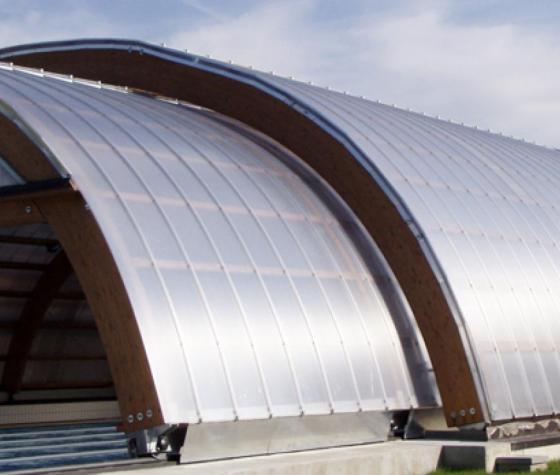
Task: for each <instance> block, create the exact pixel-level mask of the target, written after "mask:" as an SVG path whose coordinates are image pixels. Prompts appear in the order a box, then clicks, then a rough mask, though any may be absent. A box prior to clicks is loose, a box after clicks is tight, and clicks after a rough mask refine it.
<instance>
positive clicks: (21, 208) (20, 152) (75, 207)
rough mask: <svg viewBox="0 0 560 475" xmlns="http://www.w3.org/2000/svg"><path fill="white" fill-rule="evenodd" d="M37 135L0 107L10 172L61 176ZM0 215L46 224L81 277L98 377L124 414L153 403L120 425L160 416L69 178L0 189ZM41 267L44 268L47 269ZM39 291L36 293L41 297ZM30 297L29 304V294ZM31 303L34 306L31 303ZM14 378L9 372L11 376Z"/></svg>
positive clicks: (136, 425) (119, 288) (131, 329)
mask: <svg viewBox="0 0 560 475" xmlns="http://www.w3.org/2000/svg"><path fill="white" fill-rule="evenodd" d="M37 138H38V137H37V136H36V134H35V133H34V132H33V130H32V129H30V128H28V127H20V124H18V123H16V122H11V121H10V119H9V118H8V117H7V116H6V115H2V114H1V113H0V154H1V155H2V158H3V159H4V160H5V161H6V162H7V163H8V164H9V165H10V166H11V167H12V168H13V169H14V170H15V172H17V173H18V174H19V175H20V176H21V177H22V178H23V179H24V180H25V181H26V182H35V181H40V180H51V179H57V178H61V177H63V178H65V177H66V172H65V170H64V169H58V168H57V167H58V166H59V164H58V162H57V161H55V162H54V163H53V162H52V161H51V157H52V154H51V152H50V151H49V150H48V149H45V146H44V144H42V141H38V140H37ZM29 210H31V213H29ZM0 216H2V219H0V222H1V223H0V224H2V225H9V226H19V225H24V224H32V223H37V222H48V223H49V224H50V225H51V227H52V228H53V230H54V232H55V234H56V236H57V238H58V239H59V241H60V244H61V245H62V247H63V249H64V251H65V253H66V255H67V256H68V260H69V261H70V264H71V268H70V269H71V270H72V269H73V270H74V272H75V273H76V275H77V277H78V280H79V281H80V284H81V285H82V289H83V291H84V294H85V297H86V298H87V301H88V304H89V306H90V308H91V310H92V313H93V316H94V319H95V322H96V327H97V329H98V331H99V335H100V337H101V341H102V343H103V346H104V348H105V350H106V353H107V360H108V362H109V367H110V369H111V375H112V377H113V382H103V383H102V385H103V386H104V387H105V386H107V385H109V386H110V385H112V384H114V386H115V390H116V393H117V396H118V401H119V406H120V411H121V414H122V416H123V420H126V419H127V417H128V415H130V414H138V413H140V412H142V413H144V412H145V411H146V410H147V409H150V410H151V411H152V417H151V418H144V419H143V420H142V421H138V420H137V418H134V419H135V420H134V422H132V423H128V424H126V426H125V430H126V431H127V432H133V431H137V430H141V429H145V428H150V427H154V426H157V425H160V424H162V423H163V417H162V413H161V407H160V404H159V399H158V395H157V391H156V389H155V384H154V380H153V376H152V372H151V369H150V366H149V363H148V359H147V355H146V351H145V348H144V345H143V343H142V337H141V335H140V330H139V328H138V325H137V322H136V319H135V316H134V313H133V310H132V307H131V304H130V301H129V299H128V295H127V293H126V290H125V287H124V283H123V281H122V279H121V276H120V273H119V271H118V268H117V265H116V263H115V261H114V258H113V256H112V254H111V251H110V249H109V247H108V245H107V243H106V241H105V238H104V236H103V234H102V232H101V230H100V228H99V226H98V224H97V222H96V220H95V218H94V217H93V215H92V213H91V212H90V211H89V210H88V208H87V206H86V203H85V202H84V200H83V198H82V196H81V195H80V193H78V192H77V191H76V190H73V189H72V187H71V186H70V184H69V185H68V189H67V190H65V191H64V190H62V191H61V192H60V193H44V192H40V191H39V192H36V193H33V192H30V193H26V194H25V195H17V196H16V197H13V198H10V199H8V197H3V198H2V199H1V200H0ZM2 242H8V243H9V242H16V243H18V244H29V245H49V244H52V243H55V244H58V241H53V242H51V240H34V239H33V238H24V237H16V236H0V245H1V243H2ZM60 259H62V258H60ZM60 265H61V266H62V264H60ZM57 266H58V265H57ZM52 272H54V269H53V271H52ZM46 273H47V274H49V272H48V271H46ZM43 280H45V281H46V280H47V277H45V278H44V279H41V282H42V281H43ZM44 285H45V286H46V285H47V282H45V284H44ZM36 290H37V289H36ZM43 298H44V295H43V293H41V296H40V299H43ZM29 305H30V306H31V305H32V304H31V302H30V304H29ZM44 305H46V303H44ZM44 305H43V306H44ZM33 306H34V307H36V306H37V303H35V304H33ZM29 312H31V310H29ZM40 313H41V312H36V314H35V315H39V314H40ZM20 328H21V326H20ZM22 331H26V330H25V329H23V330H22ZM15 344H16V343H14V345H15ZM14 351H15V350H14ZM5 378H7V379H8V381H5V383H6V382H7V383H9V384H10V386H11V388H12V391H15V390H17V389H18V388H20V389H22V390H23V389H26V387H25V384H21V383H20V385H19V386H18V385H17V384H12V383H10V378H11V377H10V376H9V374H8V373H7V374H6V376H5ZM18 379H19V378H15V377H14V378H13V381H17V380H18ZM72 384H73V383H72ZM47 386H48V383H47Z"/></svg>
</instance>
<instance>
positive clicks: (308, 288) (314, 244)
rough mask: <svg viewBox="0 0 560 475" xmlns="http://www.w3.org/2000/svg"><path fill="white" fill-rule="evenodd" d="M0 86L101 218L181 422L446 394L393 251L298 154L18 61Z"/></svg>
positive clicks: (207, 116) (344, 408) (213, 118)
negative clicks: (393, 265)
mask: <svg viewBox="0 0 560 475" xmlns="http://www.w3.org/2000/svg"><path fill="white" fill-rule="evenodd" d="M0 96H1V97H2V98H3V99H4V100H5V101H7V102H9V103H10V105H11V106H12V107H13V108H14V109H15V110H16V111H17V113H18V114H20V115H21V117H23V118H25V120H26V121H27V123H28V124H29V125H30V126H31V127H32V128H33V129H34V130H36V131H39V133H40V135H41V137H42V139H43V141H44V142H45V143H46V144H47V145H48V146H49V148H50V150H51V151H52V153H53V155H54V156H56V157H57V159H58V160H59V161H60V162H61V163H62V165H63V166H64V167H65V168H66V170H67V171H68V172H69V173H70V174H71V175H72V178H73V180H74V181H75V183H76V184H77V185H78V187H79V188H80V191H81V193H82V194H83V196H84V197H85V199H86V201H87V202H88V204H89V206H90V208H91V210H92V212H93V213H94V215H95V217H96V219H97V221H98V222H99V224H100V227H101V229H102V231H103V232H104V235H105V237H106V238H107V240H108V243H109V245H110V247H111V250H112V252H113V255H114V257H115V259H116V262H117V265H118V267H119V269H120V271H121V273H122V276H123V280H124V283H125V286H126V288H127V291H128V293H129V295H130V299H131V301H132V305H133V307H134V309H135V313H136V316H137V319H138V323H139V327H140V331H141V334H142V336H143V340H144V343H145V345H146V349H147V355H148V358H149V361H150V365H151V368H152V372H153V374H154V379H155V382H156V387H157V390H158V394H159V397H160V400H161V404H162V408H163V412H164V415H165V419H166V421H170V422H171V421H178V422H185V421H187V422H196V421H199V420H203V421H213V420H234V419H255V418H268V417H270V416H273V417H274V416H287V415H299V414H301V413H305V414H328V413H330V412H332V411H334V412H356V411H359V410H385V409H405V408H409V407H418V406H425V405H433V404H436V403H437V401H438V396H437V391H436V390H435V388H434V386H433V381H432V380H431V377H430V375H429V369H430V368H429V363H428V361H427V357H426V356H425V351H423V350H422V348H423V347H422V343H421V341H420V337H419V335H418V331H417V330H416V327H415V324H414V322H413V319H412V316H411V315H410V311H409V309H408V307H407V305H406V303H405V302H404V301H403V299H402V293H400V291H399V289H398V286H397V284H396V282H395V280H394V278H393V277H392V274H391V272H390V270H389V268H388V266H387V264H386V263H385V261H384V259H383V257H382V256H381V254H380V252H379V251H378V250H377V248H376V247H375V245H374V243H373V242H372V241H371V240H368V239H365V240H363V239H362V242H367V243H368V244H367V246H368V248H367V249H359V248H358V247H357V244H356V243H357V242H358V241H359V239H354V237H353V236H350V235H348V234H347V232H346V231H345V229H344V228H343V227H342V225H341V222H340V220H341V219H344V220H347V221H350V222H353V223H354V226H353V229H354V230H355V231H354V232H358V233H361V234H362V233H365V231H363V228H362V227H361V225H359V223H357V221H356V218H354V217H353V215H352V214H351V212H350V211H349V210H348V209H346V208H345V206H344V205H343V204H342V203H341V202H338V204H337V205H336V206H334V207H333V205H328V206H327V204H326V202H325V201H323V199H319V198H318V195H321V194H326V195H329V196H330V202H337V199H336V197H334V192H333V191H332V190H330V189H329V188H328V186H327V185H326V184H324V183H322V182H321V181H319V180H316V179H314V180H312V182H313V183H315V185H314V186H315V187H317V189H311V188H310V187H309V185H308V184H306V182H305V181H304V180H302V177H301V176H300V174H304V176H306V177H310V176H314V174H313V172H312V171H310V170H308V169H307V168H305V167H304V166H303V165H302V164H301V163H299V161H298V159H297V158H295V157H293V156H292V155H290V154H289V153H288V152H287V151H285V150H282V149H280V148H279V147H277V146H276V145H274V144H272V143H271V142H269V141H268V140H267V139H265V138H263V137H260V136H257V135H255V134H254V133H253V132H251V131H250V130H249V129H247V128H245V127H243V126H242V125H240V124H238V123H234V122H230V121H228V120H227V119H225V118H223V117H220V116H218V115H217V114H213V113H210V112H208V111H199V110H195V109H193V108H188V107H185V106H177V105H172V104H169V103H164V102H162V101H157V100H154V99H150V98H146V97H142V96H138V95H134V94H126V93H124V92H123V91H117V90H107V89H103V88H96V87H91V86H86V85H83V84H78V83H71V82H68V81H60V80H58V79H54V78H49V77H38V76H34V75H30V74H27V73H23V72H18V71H7V70H4V71H0ZM296 169H297V173H296V172H294V170H296ZM308 182H309V180H308ZM361 237H362V238H363V235H362V236H361ZM366 256H369V258H366ZM373 274H375V275H376V277H375V278H380V279H383V280H384V282H385V285H384V286H378V285H377V282H376V281H375V278H374V277H373ZM387 282H389V285H387ZM387 299H391V300H392V302H393V303H395V302H397V306H396V307H395V306H393V311H392V314H391V313H390V312H389V310H388V307H387V304H388V302H387ZM394 320H398V321H397V322H395V321H394ZM396 325H398V327H399V331H400V334H399V332H397V330H396ZM407 340H410V341H412V342H413V344H412V347H411V348H407V349H408V350H409V353H410V354H408V355H406V356H405V355H404V353H403V347H402V343H401V341H407ZM411 360H414V364H411V365H410V367H409V363H410V361H411ZM416 388H420V389H418V390H417V389H416Z"/></svg>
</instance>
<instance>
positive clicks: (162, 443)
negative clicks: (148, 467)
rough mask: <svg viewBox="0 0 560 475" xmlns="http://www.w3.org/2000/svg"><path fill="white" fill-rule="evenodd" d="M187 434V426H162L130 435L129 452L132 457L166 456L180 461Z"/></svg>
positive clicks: (168, 458)
mask: <svg viewBox="0 0 560 475" xmlns="http://www.w3.org/2000/svg"><path fill="white" fill-rule="evenodd" d="M186 434H187V425H186V424H162V425H159V426H157V427H152V428H150V429H144V430H140V431H137V432H132V433H130V434H128V452H129V454H130V456H131V457H133V458H135V457H158V456H165V457H166V458H167V460H170V461H171V460H173V461H178V460H179V454H180V451H181V448H182V447H183V444H184V442H185V436H186Z"/></svg>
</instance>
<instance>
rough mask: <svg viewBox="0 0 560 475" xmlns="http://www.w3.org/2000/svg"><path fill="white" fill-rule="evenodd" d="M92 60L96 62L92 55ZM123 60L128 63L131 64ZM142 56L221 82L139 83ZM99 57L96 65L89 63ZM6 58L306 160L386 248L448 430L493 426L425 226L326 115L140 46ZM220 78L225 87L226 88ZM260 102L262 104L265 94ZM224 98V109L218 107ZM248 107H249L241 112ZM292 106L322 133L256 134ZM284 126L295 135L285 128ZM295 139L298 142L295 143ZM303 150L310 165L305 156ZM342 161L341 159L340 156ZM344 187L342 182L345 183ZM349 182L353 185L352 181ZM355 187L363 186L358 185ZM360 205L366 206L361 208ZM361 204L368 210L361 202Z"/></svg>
mask: <svg viewBox="0 0 560 475" xmlns="http://www.w3.org/2000/svg"><path fill="white" fill-rule="evenodd" d="M112 53H117V54H118V58H119V62H118V66H117V63H112V64H111V61H115V56H111V55H112ZM123 53H124V55H123ZM88 54H90V55H91V56H87V55H88ZM127 54H130V56H128V57H127V56H126V55H127ZM109 56H111V57H109ZM140 56H141V57H142V60H145V59H147V58H151V59H157V60H161V61H163V62H164V63H165V64H168V65H178V66H180V67H181V68H182V69H181V71H182V72H183V73H186V72H187V71H190V72H197V73H198V72H200V73H205V76H204V78H206V79H208V78H214V79H216V83H215V84H209V83H208V82H206V83H204V84H203V86H202V87H203V88H204V90H201V89H200V88H199V89H198V91H196V90H193V89H190V88H188V87H181V81H180V79H181V78H178V77H174V79H173V80H171V79H169V77H166V74H165V73H164V72H163V71H161V70H160V69H158V70H157V71H155V68H154V69H149V66H150V65H151V63H150V64H148V63H149V62H147V63H146V65H147V66H148V68H145V69H143V72H144V77H142V74H140V75H137V74H136V73H135V72H134V70H133V69H132V68H131V67H129V65H127V64H126V61H125V59H126V58H128V59H130V60H131V61H135V62H137V63H138V62H139V60H138V58H139V57H140ZM94 58H95V59H96V60H93V59H94ZM0 60H3V61H14V62H16V63H18V64H22V65H25V66H32V67H41V68H45V69H47V70H50V71H54V72H58V73H65V74H74V75H76V76H80V77H84V78H87V79H93V80H101V81H104V82H108V83H112V84H121V85H126V86H129V87H137V88H139V89H144V90H149V91H151V92H154V93H157V94H162V95H164V96H169V97H177V98H179V99H181V100H186V101H188V102H191V103H194V104H197V105H201V106H203V107H208V108H211V109H215V110H217V111H218V112H222V113H224V114H226V115H230V116H233V117H235V118H236V119H239V120H241V121H244V122H246V123H248V124H249V125H251V126H253V127H256V128H257V129H259V130H261V131H263V132H264V133H266V134H267V135H270V136H272V137H273V138H275V139H276V140H277V141H279V142H280V143H282V144H283V145H285V146H286V147H287V148H289V149H292V151H294V152H295V153H296V155H299V156H302V155H304V156H302V158H303V159H304V160H306V161H307V162H308V163H309V164H310V165H311V166H312V168H314V169H315V170H316V171H318V172H319V173H320V174H321V175H322V176H323V178H325V179H326V180H327V182H329V183H330V184H331V185H332V186H333V187H334V188H335V189H336V190H337V191H338V192H339V194H340V195H341V196H342V197H343V198H344V199H345V200H346V201H347V202H348V203H349V204H350V206H351V207H352V208H354V209H355V210H356V212H357V214H358V216H359V217H360V219H361V220H362V221H363V222H364V224H365V225H366V228H367V229H368V231H369V232H370V234H372V237H373V238H374V239H375V240H376V241H377V242H379V243H380V247H381V249H382V251H383V253H384V254H385V256H386V258H387V260H388V261H389V263H390V265H391V267H392V268H393V270H394V272H395V274H396V276H397V279H398V280H399V281H400V283H401V286H402V288H403V290H404V292H405V294H406V296H407V298H408V300H409V302H410V304H411V307H412V309H413V311H414V314H415V316H416V318H417V319H418V324H419V327H420V329H421V331H422V333H423V335H424V339H425V340H426V344H427V347H428V351H429V353H430V356H431V359H432V361H433V364H434V370H435V373H436V377H437V380H438V385H439V387H440V392H441V395H442V399H443V403H444V407H445V409H446V411H445V412H446V417H447V420H448V423H449V424H450V425H463V424H467V423H474V422H479V421H481V420H488V415H487V407H486V404H487V401H485V399H486V397H485V395H484V389H483V386H482V383H481V380H480V375H479V371H478V368H477V363H476V360H475V358H474V356H473V351H472V349H471V347H470V341H469V337H468V335H467V330H466V328H465V325H464V321H463V318H462V316H461V314H460V311H459V309H458V306H457V304H456V302H455V299H454V296H453V292H452V290H451V288H450V286H449V285H448V283H447V281H446V277H445V272H444V271H443V270H442V268H441V266H440V264H439V261H438V258H437V256H436V255H435V253H434V252H433V250H432V248H431V245H430V243H429V242H428V241H427V240H426V239H425V238H424V233H423V232H422V228H421V226H420V224H419V223H418V222H417V220H416V218H415V217H414V215H413V214H412V213H411V212H410V210H409V208H408V206H407V204H406V203H405V201H404V200H403V199H402V198H401V196H400V195H399V194H398V193H397V192H396V191H395V189H394V187H393V186H392V184H391V183H390V182H389V181H388V180H387V179H386V177H385V176H384V175H383V173H382V172H381V171H380V170H379V169H378V167H377V166H376V164H375V163H374V162H373V160H371V159H369V158H368V156H367V155H366V153H364V152H363V151H362V150H361V148H360V146H359V145H358V144H357V143H356V141H355V140H353V139H352V138H351V137H350V136H349V134H348V133H347V132H346V131H345V130H344V129H343V128H341V127H339V126H338V125H337V124H335V123H334V121H333V120H330V118H329V117H326V116H325V114H322V113H321V112H320V111H317V110H315V109H314V108H313V107H312V106H311V105H310V104H309V103H306V102H305V101H303V100H301V99H300V98H298V97H296V96H295V95H293V94H291V93H290V92H289V91H288V90H287V89H286V88H282V87H279V86H278V85H277V84H274V83H273V82H272V81H270V80H267V79H266V77H265V76H264V75H263V74H260V73H256V72H254V71H252V70H250V69H244V68H241V67H237V66H234V65H230V64H225V63H221V62H218V61H215V60H212V59H209V58H204V57H200V56H196V55H193V54H189V53H185V52H181V51H178V50H171V49H168V48H164V47H158V46H154V45H150V44H147V43H144V42H140V41H128V40H114V39H96V40H75V41H62V42H51V43H42V44H35V45H23V46H17V47H12V48H6V49H3V50H0ZM140 62H142V61H140ZM148 76H150V77H149V78H148ZM185 77H186V75H185ZM162 78H163V79H162ZM195 80H196V78H195ZM223 80H227V81H226V82H225V83H224V82H223ZM159 81H164V82H165V81H166V84H164V87H160V84H159ZM201 84H202V83H201ZM224 84H225V85H226V86H227V87H231V88H232V89H231V90H228V91H226V92H223V91H222V93H223V94H226V96H222V97H221V98H220V97H212V95H216V94H215V93H216V92H217V91H218V90H219V89H220V88H223V87H226V86H224ZM240 85H243V86H246V87H247V86H248V87H249V88H250V89H251V90H252V91H254V92H253V93H254V94H256V96H258V95H261V94H264V95H265V96H266V99H264V100H268V101H269V102H268V104H269V106H270V108H269V109H268V110H264V109H263V110H262V111H260V112H259V111H256V110H255V109H251V108H254V107H256V105H255V102H253V101H252V100H250V101H247V99H248V98H251V99H254V98H255V97H256V96H255V97H253V96H247V97H245V98H244V99H243V100H244V101H245V102H243V100H241V99H239V101H241V102H238V103H236V102H235V100H233V98H234V97H235V96H236V95H237V94H238V93H243V94H246V93H247V91H248V90H247V88H246V87H245V88H244V89H243V90H238V89H235V87H239V86H240ZM260 97H261V99H262V96H260ZM228 98H229V99H228ZM230 99H231V100H230ZM271 99H272V101H270V100H271ZM220 100H221V102H220V103H218V101H220ZM243 104H244V105H245V108H244V109H242V108H241V107H240V105H243ZM279 104H281V108H280V109H278V110H276V109H275V107H278V105H279ZM286 107H287V108H288V109H290V111H291V112H290V113H291V114H292V115H291V116H290V117H294V114H295V115H297V116H298V117H299V119H300V120H301V125H305V127H308V128H309V129H308V130H306V131H305V132H302V133H303V134H305V133H310V132H309V131H310V130H311V132H313V133H315V134H316V135H315V136H312V137H311V136H305V137H299V138H294V139H293V140H294V143H290V141H291V140H292V139H291V138H289V139H287V138H286V137H287V136H289V135H290V131H289V130H287V131H285V132H282V131H279V132H277V133H276V132H275V131H273V127H271V126H269V127H268V129H267V127H266V126H264V125H263V126H262V127H259V125H260V124H259V120H258V119H256V118H255V117H256V116H258V115H259V113H261V114H262V113H264V114H277V113H278V117H279V118H280V121H284V122H290V121H289V120H285V117H286V116H282V114H284V113H285V111H286V109H285V108H286ZM283 117H284V118H283ZM261 118H262V116H261ZM287 128H288V129H289V126H287ZM318 131H320V132H318ZM298 140H299V143H297V144H296V143H295V142H297V141H298ZM325 144H326V145H325ZM320 147H323V150H325V147H327V148H329V147H330V149H331V150H333V151H332V155H331V156H332V157H333V158H334V159H336V162H335V160H333V163H327V162H328V160H327V159H322V158H323V154H322V153H321V149H320ZM309 148H317V149H318V151H315V152H314V151H312V150H307V149H309ZM306 150H307V153H308V155H309V156H308V157H306V156H305V154H306ZM343 153H344V154H345V155H346V156H345V157H343V156H342V154H343ZM313 155H314V156H313ZM348 158H351V159H352V160H353V161H354V162H355V164H358V165H359V167H358V168H359V169H361V171H359V169H356V168H355V166H354V165H349V163H350V162H349V161H348V160H347V159H348ZM321 159H322V161H321ZM338 159H340V160H338ZM339 162H340V163H339ZM342 164H344V166H349V167H351V170H350V172H349V173H345V174H340V173H339V172H338V168H337V167H339V166H342ZM321 167H325V169H321ZM329 167H330V170H329V171H327V170H326V168H329ZM352 167H353V168H352ZM363 171H365V172H366V174H367V176H368V177H369V183H370V185H371V184H372V182H371V180H372V179H373V183H374V184H375V185H376V187H377V188H378V193H377V194H374V192H373V191H371V190H368V191H366V183H367V179H365V178H363V177H362V178H359V177H358V174H360V173H362V172H363ZM340 175H348V176H347V177H342V176H340ZM360 176H361V175H360ZM333 177H338V178H333ZM338 179H340V180H341V183H333V180H338ZM345 180H346V183H342V182H344V181H345ZM360 180H361V182H360ZM350 181H351V182H352V183H349V182H350ZM358 182H360V183H361V187H360V185H359V184H358ZM354 186H356V187H357V188H360V190H361V191H360V192H356V195H359V196H352V194H353V193H354V191H355V190H353V188H354ZM372 188H373V187H372ZM368 193H369V194H368ZM360 201H361V202H362V205H359V203H360ZM364 201H370V203H367V204H363V202H364ZM370 205H371V206H370ZM359 206H362V207H363V209H362V212H360V209H357V208H358V207H359ZM383 213H384V214H383ZM367 215H369V216H367ZM379 216H382V218H381V223H379V219H378V217H379ZM380 228H384V229H380ZM442 332H443V333H442ZM458 385H460V386H461V387H462V390H461V391H457V390H456V389H457V387H458Z"/></svg>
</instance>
